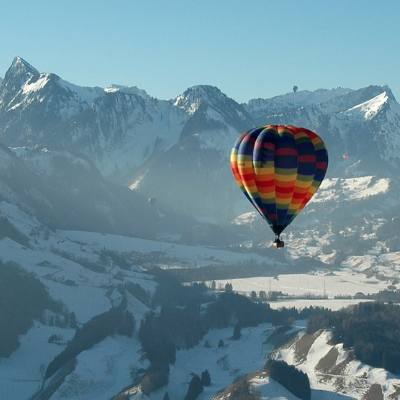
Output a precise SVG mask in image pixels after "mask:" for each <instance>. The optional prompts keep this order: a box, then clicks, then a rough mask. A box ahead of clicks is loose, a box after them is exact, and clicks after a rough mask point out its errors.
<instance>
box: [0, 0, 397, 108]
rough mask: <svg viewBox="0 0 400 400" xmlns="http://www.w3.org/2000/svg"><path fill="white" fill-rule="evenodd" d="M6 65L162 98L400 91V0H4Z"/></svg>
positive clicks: (1, 61) (2, 68) (2, 63)
mask: <svg viewBox="0 0 400 400" xmlns="http://www.w3.org/2000/svg"><path fill="white" fill-rule="evenodd" d="M0 9H1V14H2V18H1V20H2V22H1V24H0V35H1V47H0V76H1V77H4V75H5V73H6V71H7V69H8V68H9V67H10V65H11V63H12V60H13V58H14V56H15V55H19V56H20V57H22V58H23V59H25V60H26V61H27V62H29V63H30V64H31V65H33V66H34V67H35V68H37V69H38V70H39V71H40V72H53V73H56V74H57V75H59V76H60V77H61V78H63V79H65V80H67V81H69V82H71V83H74V84H77V85H81V86H100V87H106V86H108V85H110V84H112V83H113V84H120V85H130V86H137V87H139V88H141V89H144V90H146V91H147V93H148V94H150V95H151V96H154V97H157V98H159V99H168V98H175V97H176V96H178V95H179V94H181V93H183V92H184V91H185V90H186V89H187V88H188V87H191V86H195V85H198V84H209V85H213V86H217V87H218V88H219V89H221V90H222V92H223V93H225V94H226V95H228V96H229V97H231V98H233V99H234V100H236V101H238V102H239V103H242V102H247V101H248V100H250V99H253V98H260V97H261V98H269V97H273V96H276V95H280V94H284V93H287V92H290V91H291V90H292V87H293V86H294V85H297V86H298V87H299V90H316V89H319V88H324V89H331V88H334V87H338V86H340V87H348V88H352V89H358V88H361V87H365V86H368V85H385V84H387V85H389V87H390V88H391V89H392V91H393V93H394V95H395V96H396V99H397V100H398V101H400V1H398V0H386V1H378V0H375V1H372V0H363V1H361V0H291V1H287V0H280V1H278V0H271V1H270V0H242V1H239V0H196V1H195V0H157V1H156V0H114V1H111V0H110V1H107V0H97V1H92V0H80V1H76V0H65V1H54V0H48V1H45V0H36V1H32V2H30V1H29V2H28V1H26V0H13V1H7V2H6V1H2V2H1V8H0Z"/></svg>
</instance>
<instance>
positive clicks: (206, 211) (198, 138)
mask: <svg viewBox="0 0 400 400" xmlns="http://www.w3.org/2000/svg"><path fill="white" fill-rule="evenodd" d="M268 123H272V124H291V125H298V126H304V127H306V128H308V129H311V130H314V131H315V132H317V133H318V134H319V135H320V136H321V137H322V138H323V139H324V141H325V142H326V144H327V146H328V149H329V156H330V164H329V170H328V175H327V177H352V176H361V175H379V176H386V175H388V174H391V176H393V174H394V169H393V168H396V167H398V165H399V154H400V151H399V150H400V105H399V104H398V103H397V101H396V100H395V98H394V96H393V94H392V92H391V91H390V89H389V88H388V87H387V86H369V87H367V88H362V89H358V90H352V89H344V88H336V89H332V90H324V89H320V90H317V91H314V92H309V91H306V90H305V91H297V92H296V93H289V94H286V95H282V96H277V97H274V98H272V99H254V100H250V101H249V102H248V103H247V104H238V103H237V102H235V101H234V100H233V99H230V98H228V97H227V96H226V95H225V94H223V93H222V92H221V91H220V90H219V89H218V88H216V87H212V86H206V85H202V86H194V87H192V88H189V89H187V90H186V91H185V92H184V93H182V94H181V95H180V96H178V97H177V98H176V99H172V100H159V99H156V98H153V97H151V96H150V95H148V94H147V93H146V92H145V91H144V90H142V89H138V88H137V87H123V86H119V85H110V86H109V87H108V88H105V89H101V88H88V87H78V86H76V85H73V84H71V83H69V82H66V81H64V80H62V79H61V78H60V77H58V76H57V75H55V74H52V73H39V72H38V71H37V70H36V69H35V68H34V67H32V66H31V65H29V64H28V63H27V62H26V61H24V60H23V59H21V58H20V57H16V58H15V59H14V61H13V63H12V65H11V67H10V68H9V70H8V71H7V72H6V74H5V77H4V80H3V81H2V82H1V84H0V142H2V143H3V144H5V145H6V146H8V147H23V146H24V147H25V146H28V147H34V146H40V147H45V148H53V147H62V148H65V149H68V150H74V151H79V152H80V153H82V154H84V155H85V156H86V157H88V158H89V159H90V160H91V161H92V162H93V163H94V165H95V166H96V167H97V168H98V169H99V170H100V172H101V173H102V174H103V176H106V177H108V178H109V179H113V180H117V181H119V182H123V183H124V184H126V185H128V186H130V187H131V189H132V190H135V191H136V192H139V193H141V194H142V195H143V196H145V197H147V198H149V197H153V198H156V199H158V200H159V201H160V202H162V203H163V204H164V205H165V206H168V207H170V208H171V210H174V211H179V212H181V213H186V214H189V215H192V216H195V217H197V218H199V219H200V220H203V221H204V220H208V221H213V222H217V223H228V222H230V221H232V220H233V219H234V218H235V217H236V216H237V215H238V214H240V213H241V212H244V211H246V210H248V206H247V204H246V202H245V200H244V198H243V196H242V194H241V193H240V192H239V191H238V190H237V187H236V183H235V182H234V181H233V180H232V179H231V178H232V177H231V171H230V166H229V162H228V161H227V159H228V158H229V153H230V149H231V147H232V145H233V143H234V142H235V140H236V138H237V137H238V136H239V135H240V134H241V133H242V132H243V131H245V130H247V129H250V128H252V127H254V126H256V125H265V124H268ZM345 154H346V155H347V156H348V158H347V159H346V160H344V159H343V155H345Z"/></svg>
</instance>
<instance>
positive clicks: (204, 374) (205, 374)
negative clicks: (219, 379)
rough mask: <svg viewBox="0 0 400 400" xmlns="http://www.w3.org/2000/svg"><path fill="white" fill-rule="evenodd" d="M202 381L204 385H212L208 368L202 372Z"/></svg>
mask: <svg viewBox="0 0 400 400" xmlns="http://www.w3.org/2000/svg"><path fill="white" fill-rule="evenodd" d="M201 383H202V385H203V386H210V385H211V376H210V373H209V372H208V369H206V370H205V371H203V372H202V373H201Z"/></svg>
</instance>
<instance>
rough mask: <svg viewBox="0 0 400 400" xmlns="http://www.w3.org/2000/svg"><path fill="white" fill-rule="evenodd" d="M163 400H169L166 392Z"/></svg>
mask: <svg viewBox="0 0 400 400" xmlns="http://www.w3.org/2000/svg"><path fill="white" fill-rule="evenodd" d="M163 400H170V398H169V394H168V392H165V394H164V397H163Z"/></svg>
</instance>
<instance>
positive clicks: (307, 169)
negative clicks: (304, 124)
mask: <svg viewBox="0 0 400 400" xmlns="http://www.w3.org/2000/svg"><path fill="white" fill-rule="evenodd" d="M231 167H232V172H233V175H234V177H235V179H236V182H237V183H238V185H239V187H240V188H241V189H242V191H243V193H244V194H245V195H246V197H247V199H248V200H249V201H250V202H251V203H252V204H253V206H254V207H255V208H256V210H257V211H258V212H259V213H260V215H261V216H262V218H264V219H265V221H266V222H267V223H268V225H269V226H270V228H271V229H272V231H273V232H274V233H275V235H276V238H275V242H274V245H275V247H283V246H284V242H283V241H282V240H281V239H280V235H281V233H282V232H283V230H284V229H285V228H286V227H287V226H288V225H289V224H290V223H291V222H292V221H293V220H294V219H295V218H296V216H297V215H298V214H299V213H300V211H301V210H302V209H303V208H304V206H305V205H306V204H307V203H308V202H309V200H310V199H311V198H312V196H313V195H314V193H315V192H316V191H317V189H318V188H319V186H320V184H321V182H322V180H323V179H324V177H325V174H326V170H327V167H328V151H327V148H326V146H325V143H324V142H323V140H322V139H321V138H320V137H319V136H318V135H317V134H316V133H314V132H312V131H310V130H308V129H305V128H298V127H294V126H289V125H267V126H262V127H258V128H253V129H250V130H249V131H247V132H245V133H243V134H242V135H241V136H240V137H239V138H238V139H237V141H236V143H235V145H234V146H233V148H232V152H231Z"/></svg>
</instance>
